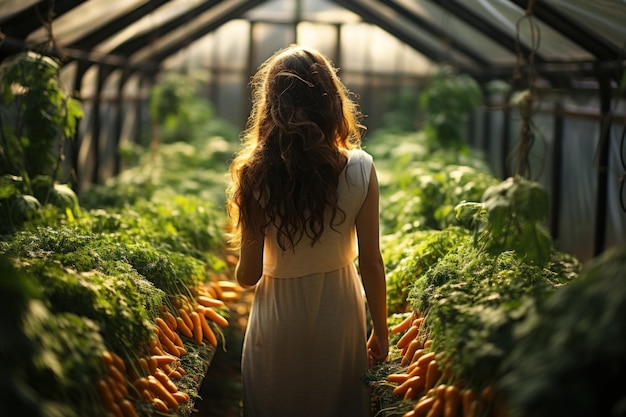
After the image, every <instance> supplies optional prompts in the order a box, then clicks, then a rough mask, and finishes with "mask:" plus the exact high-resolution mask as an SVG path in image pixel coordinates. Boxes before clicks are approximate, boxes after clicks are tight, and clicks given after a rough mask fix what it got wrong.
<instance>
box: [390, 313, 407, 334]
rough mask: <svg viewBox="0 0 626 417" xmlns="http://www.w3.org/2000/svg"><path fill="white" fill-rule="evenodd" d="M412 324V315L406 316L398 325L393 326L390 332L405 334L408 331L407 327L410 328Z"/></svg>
mask: <svg viewBox="0 0 626 417" xmlns="http://www.w3.org/2000/svg"><path fill="white" fill-rule="evenodd" d="M412 322H413V314H411V315H408V316H406V318H405V319H404V320H402V321H401V322H400V323H398V324H396V325H395V326H393V327H392V328H391V330H390V331H391V333H400V332H405V331H407V330H408V328H409V327H411V323H412Z"/></svg>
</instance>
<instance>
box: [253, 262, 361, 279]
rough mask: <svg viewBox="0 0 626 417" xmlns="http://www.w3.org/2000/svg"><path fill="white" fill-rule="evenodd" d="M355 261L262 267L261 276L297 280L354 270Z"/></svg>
mask: <svg viewBox="0 0 626 417" xmlns="http://www.w3.org/2000/svg"><path fill="white" fill-rule="evenodd" d="M354 262H355V260H354V259H353V260H349V261H346V262H341V263H337V264H333V265H319V266H317V267H315V266H313V267H312V266H311V265H310V264H309V265H302V266H294V265H290V267H289V268H287V267H285V266H282V267H278V268H272V267H269V266H265V265H264V266H263V275H264V276H269V277H272V278H277V279H289V278H298V277H303V276H307V275H315V274H326V273H330V272H333V271H337V270H341V269H345V268H354V267H355V264H354Z"/></svg>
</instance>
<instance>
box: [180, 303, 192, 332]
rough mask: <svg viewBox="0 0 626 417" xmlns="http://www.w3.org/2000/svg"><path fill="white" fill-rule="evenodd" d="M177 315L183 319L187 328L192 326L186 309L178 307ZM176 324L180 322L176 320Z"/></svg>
mask: <svg viewBox="0 0 626 417" xmlns="http://www.w3.org/2000/svg"><path fill="white" fill-rule="evenodd" d="M185 306H187V305H185ZM178 315H179V316H180V318H182V319H183V321H184V322H185V324H186V325H187V328H189V329H191V328H192V327H193V322H192V321H191V317H189V313H188V312H187V309H185V308H179V309H178ZM177 324H180V323H178V321H177Z"/></svg>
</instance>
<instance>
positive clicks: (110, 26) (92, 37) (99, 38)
mask: <svg viewBox="0 0 626 417" xmlns="http://www.w3.org/2000/svg"><path fill="white" fill-rule="evenodd" d="M169 1H170V0H150V1H149V2H147V3H144V4H142V5H140V6H139V7H137V8H136V9H134V10H131V11H130V12H128V13H126V14H125V15H123V16H120V17H118V18H117V19H115V20H114V21H112V22H109V23H107V24H106V26H105V27H103V28H99V29H98V30H95V31H93V32H92V33H90V34H87V35H85V36H84V37H82V38H80V39H78V40H76V41H74V42H72V45H71V46H72V47H75V48H82V49H92V48H93V47H95V46H96V45H98V44H99V43H101V42H103V41H104V40H106V39H108V38H109V37H110V36H111V35H112V34H116V33H118V32H120V31H122V30H123V29H125V28H126V27H127V26H130V25H131V24H133V23H135V22H136V21H137V20H139V19H141V18H142V17H144V16H146V15H148V14H150V13H151V12H153V11H155V10H156V9H158V8H159V7H161V6H162V5H164V4H165V3H168V2H169Z"/></svg>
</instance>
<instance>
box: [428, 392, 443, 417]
mask: <svg viewBox="0 0 626 417" xmlns="http://www.w3.org/2000/svg"><path fill="white" fill-rule="evenodd" d="M442 413H443V400H442V399H441V398H439V397H436V398H435V401H434V402H433V405H432V407H430V410H429V411H428V414H426V417H440V416H441V414H442Z"/></svg>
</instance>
